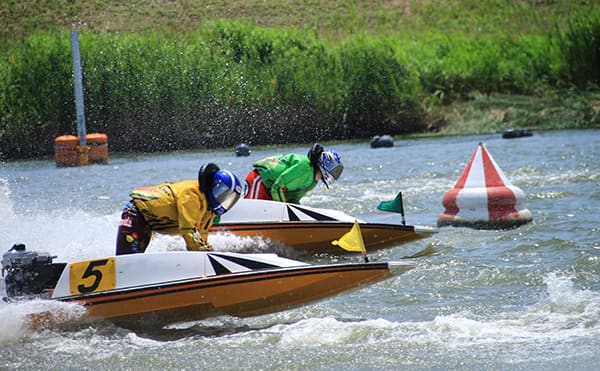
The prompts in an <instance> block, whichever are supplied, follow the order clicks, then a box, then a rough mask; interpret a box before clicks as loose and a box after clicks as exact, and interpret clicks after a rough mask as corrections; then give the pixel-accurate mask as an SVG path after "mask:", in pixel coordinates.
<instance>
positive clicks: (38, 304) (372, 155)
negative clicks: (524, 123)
mask: <svg viewBox="0 0 600 371" xmlns="http://www.w3.org/2000/svg"><path fill="white" fill-rule="evenodd" d="M109 141H110V138H109ZM480 141H483V142H484V143H485V145H486V148H487V149H488V151H489V152H490V154H491V155H492V156H493V157H494V159H495V160H496V162H497V164H498V165H499V166H500V168H501V169H502V170H503V171H504V173H505V174H506V176H507V177H508V178H509V179H510V180H511V182H512V183H513V184H514V185H515V186H517V187H519V188H521V189H522V190H523V192H524V193H525V195H526V198H525V200H524V205H523V206H524V207H526V208H527V209H529V210H530V211H531V213H532V215H533V222H531V223H529V224H527V225H524V226H521V227H519V228H516V229H512V230H506V231H497V230H486V231H481V230H473V229H469V228H454V227H444V228H441V229H440V230H439V233H437V234H436V235H434V236H432V237H429V238H427V239H424V240H420V241H417V242H413V243H409V244H404V245H398V246H393V247H390V248H387V249H383V250H378V251H373V252H371V253H370V254H369V256H370V258H371V260H372V261H378V260H400V259H403V258H405V257H406V256H409V255H414V254H417V253H422V254H419V255H423V256H421V257H418V258H414V263H415V264H416V268H415V269H413V270H412V271H410V272H408V273H406V274H405V275H402V276H399V277H395V278H393V279H390V280H387V281H384V282H381V283H378V284H376V285H374V286H371V287H367V288H364V289H361V290H358V291H354V292H352V293H349V294H345V295H341V296H338V297H335V298H331V299H328V300H325V301H322V302H319V303H316V304H312V305H308V306H305V307H302V308H299V309H294V310H289V311H285V312H281V313H277V314H272V315H265V316H260V317H254V318H246V319H239V318H234V317H226V316H224V317H217V318H213V319H209V320H204V321H199V322H192V323H181V324H177V325H172V326H169V327H165V328H162V329H143V330H135V331H134V330H131V329H126V328H121V327H117V326H115V325H113V324H110V323H105V322H98V323H92V324H86V325H84V326H77V327H68V326H67V327H66V328H55V327H50V328H47V329H44V330H35V331H34V330H30V329H28V328H27V327H26V326H24V317H25V316H26V315H27V314H28V313H32V312H35V311H39V310H40V308H43V309H50V310H51V311H52V312H53V313H55V314H56V316H61V318H63V319H64V318H67V319H68V318H70V317H71V316H72V317H73V318H77V317H78V316H80V315H81V311H82V309H81V308H79V307H77V306H73V305H64V304H62V305H60V304H59V303H47V302H42V301H30V302H24V303H10V304H7V303H4V302H2V303H0V318H1V320H0V346H1V352H0V368H1V369H17V368H22V369H40V368H43V369H115V368H117V369H144V370H146V369H211V370H216V369H381V370H389V369H523V370H531V369H567V368H568V369H582V370H584V369H597V367H598V365H600V351H599V349H600V241H599V236H600V234H599V233H598V232H599V229H600V216H599V210H600V186H599V185H600V151H599V148H600V147H599V146H598V143H599V142H600V131H597V130H593V131H557V132H539V133H535V134H534V136H532V137H528V138H519V139H502V138H501V137H500V135H490V136H467V137H451V138H435V139H416V140H402V141H396V143H395V146H394V147H393V148H379V149H371V148H370V147H369V144H368V143H341V144H335V145H332V146H331V148H334V149H336V150H337V151H339V152H340V153H341V154H342V157H343V161H344V163H345V165H346V168H345V170H344V173H343V175H342V178H341V179H340V180H339V181H338V182H337V183H335V185H334V186H333V187H332V188H331V189H329V190H328V189H326V188H325V187H323V186H319V187H317V188H316V189H315V190H314V191H313V192H312V193H311V194H310V195H309V196H308V197H306V198H305V199H303V203H304V204H306V205H309V206H317V207H325V208H331V209H339V210H343V211H346V212H347V213H349V214H352V215H356V216H359V217H361V218H363V219H366V220H369V219H372V220H376V221H383V222H388V223H399V222H400V216H399V214H390V213H383V212H380V211H377V210H376V206H377V204H378V203H379V202H380V201H383V200H390V199H392V198H394V196H395V195H396V194H397V192H398V191H402V192H403V195H404V202H405V209H406V221H407V223H408V224H413V225H425V226H435V225H436V222H437V216H438V215H439V214H440V213H441V212H442V211H443V206H442V202H441V201H442V197H443V195H444V193H445V192H446V191H447V190H449V189H451V188H452V187H453V185H454V183H455V182H456V180H457V179H458V177H459V175H460V173H461V172H462V170H463V169H464V167H465V165H466V163H467V162H468V160H469V158H470V156H471V154H472V153H473V151H474V150H475V149H476V147H477V145H478V143H479V142H480ZM307 147H308V146H306V147H304V146H302V147H300V146H288V147H278V148H275V149H261V150H254V151H253V152H252V154H251V155H250V156H249V157H235V155H234V153H233V151H231V150H229V151H217V152H195V153H190V152H185V153H166V154H160V155H136V156H117V155H111V157H110V158H109V164H108V165H105V166H102V165H95V166H88V167H78V168H61V169H58V168H56V167H55V165H54V162H52V161H25V162H13V163H6V164H1V165H0V248H1V249H2V251H5V250H8V249H9V248H10V247H11V246H12V245H13V244H14V243H18V242H20V243H25V244H26V245H27V246H28V248H29V249H31V250H42V251H48V252H50V253H51V254H53V255H57V256H58V258H57V259H55V261H73V260H79V259H90V258H96V257H103V256H106V255H110V254H113V252H114V242H115V235H116V228H117V223H118V220H119V212H120V209H121V208H122V206H123V204H124V203H125V201H126V200H127V195H128V193H129V191H130V190H131V189H133V188H135V187H137V186H141V185H151V184H155V183H159V182H162V181H166V180H171V181H175V180H182V179H191V178H194V177H195V176H196V171H197V168H198V166H199V165H200V164H201V163H203V162H207V161H213V162H216V163H217V164H219V165H220V166H221V167H224V168H229V169H231V170H233V171H234V172H236V173H238V174H239V175H240V176H241V177H243V176H245V174H246V172H247V171H248V170H249V169H250V165H251V163H252V162H253V161H254V160H256V159H258V158H261V157H263V156H265V155H270V154H273V153H281V152H288V151H289V152H292V151H293V152H298V153H305V152H306V151H307V150H308V148H307ZM212 243H213V245H214V246H215V248H216V250H229V251H236V250H243V249H247V248H248V247H252V248H256V249H259V250H268V249H269V248H270V245H269V244H268V243H266V242H265V241H258V240H256V241H255V240H251V239H240V238H236V237H232V236H215V237H214V238H213V240H212ZM183 249H184V246H183V243H182V241H181V240H179V239H177V238H172V237H158V238H155V239H154V240H153V241H152V243H151V246H150V250H154V251H158V250H183ZM290 254H291V253H290ZM293 257H294V258H298V259H301V260H306V261H309V262H312V263H327V262H334V261H335V262H354V261H360V256H356V255H328V254H320V255H306V254H297V255H296V256H293ZM2 294H4V292H3V293H2Z"/></svg>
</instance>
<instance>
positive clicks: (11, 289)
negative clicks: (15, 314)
mask: <svg viewBox="0 0 600 371" xmlns="http://www.w3.org/2000/svg"><path fill="white" fill-rule="evenodd" d="M54 258H56V256H50V255H49V254H48V253H47V252H39V253H38V252H35V251H27V250H26V249H25V245H23V244H15V245H13V247H12V248H11V249H10V250H8V251H7V252H5V253H4V255H2V277H4V272H5V271H6V272H7V274H6V278H5V279H4V284H5V286H6V295H7V296H8V298H13V297H22V296H47V297H49V290H51V289H53V288H54V286H56V282H58V278H59V277H60V275H61V273H62V271H63V270H64V269H65V266H66V263H52V259H54ZM44 294H45V295H44Z"/></svg>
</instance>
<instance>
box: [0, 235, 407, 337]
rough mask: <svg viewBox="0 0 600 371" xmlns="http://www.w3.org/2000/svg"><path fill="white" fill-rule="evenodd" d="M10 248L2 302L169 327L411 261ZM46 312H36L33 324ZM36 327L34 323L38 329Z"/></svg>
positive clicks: (275, 304)
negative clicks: (69, 257)
mask: <svg viewBox="0 0 600 371" xmlns="http://www.w3.org/2000/svg"><path fill="white" fill-rule="evenodd" d="M54 258H56V257H55V256H50V255H49V254H48V253H46V252H39V253H38V252H36V251H28V250H27V249H26V248H25V246H24V245H15V246H13V248H12V249H10V250H8V251H7V252H6V253H5V254H4V255H3V258H2V271H3V275H4V272H7V274H6V277H5V282H4V283H5V288H6V296H7V297H6V298H5V300H6V301H9V302H10V301H13V300H19V299H22V298H27V299H30V298H41V299H48V300H57V301H61V302H67V303H76V304H79V305H82V306H84V307H85V308H86V317H88V318H101V319H107V320H110V321H113V322H115V323H126V324H136V323H137V324H148V323H152V324H168V323H173V322H178V321H190V320H198V319H203V318H207V317H211V316H216V315H223V314H228V315H232V316H238V317H248V316H256V315H261V314H267V313H273V312H278V311H283V310H287V309H291V308H294V307H298V306H302V305H305V304H308V303H311V302H314V301H317V300H321V299H324V298H328V297H331V296H334V295H336V294H339V293H342V292H347V291H350V290H353V289H357V288H359V287H361V286H364V285H370V284H373V283H376V282H379V281H381V280H384V279H387V278H390V277H392V276H394V275H400V274H402V273H404V272H406V271H408V270H410V269H412V268H413V265H411V264H410V263H409V262H375V263H346V264H328V265H311V264H307V263H304V262H301V261H296V260H292V259H287V258H283V257H279V256H277V255H275V254H270V253H257V254H254V253H231V252H187V251H186V252H155V253H150V252H149V253H145V254H132V255H119V256H109V257H105V258H101V259H92V260H85V261H76V262H70V263H55V262H53V259H54ZM47 317H48V316H44V315H43V313H42V315H38V316H37V317H34V318H32V321H33V322H38V324H37V325H39V322H43V321H44V320H45V319H46V318H47ZM37 325H36V326H34V327H38V326H37Z"/></svg>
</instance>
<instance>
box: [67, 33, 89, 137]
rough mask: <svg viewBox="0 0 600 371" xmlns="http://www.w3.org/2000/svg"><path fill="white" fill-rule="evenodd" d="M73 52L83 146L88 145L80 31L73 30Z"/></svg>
mask: <svg viewBox="0 0 600 371" xmlns="http://www.w3.org/2000/svg"><path fill="white" fill-rule="evenodd" d="M71 54H72V55H73V78H74V84H73V85H74V86H75V111H76V113H77V134H78V135H79V144H80V146H81V147H82V148H84V147H85V146H86V144H87V143H86V139H85V136H86V131H85V111H84V105H83V83H82V78H81V56H80V54H79V33H78V32H77V31H71Z"/></svg>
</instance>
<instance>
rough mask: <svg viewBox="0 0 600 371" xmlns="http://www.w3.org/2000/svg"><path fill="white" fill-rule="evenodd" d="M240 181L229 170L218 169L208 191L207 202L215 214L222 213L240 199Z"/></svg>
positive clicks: (241, 190)
mask: <svg viewBox="0 0 600 371" xmlns="http://www.w3.org/2000/svg"><path fill="white" fill-rule="evenodd" d="M243 191H244V190H243V187H242V183H241V182H240V180H239V179H238V178H237V176H235V174H234V173H232V172H231V171H229V170H218V171H217V172H216V173H215V175H214V177H213V181H212V186H211V189H210V191H209V192H208V203H209V204H210V207H211V208H212V209H213V211H214V212H215V213H216V214H217V215H223V214H225V213H226V212H227V210H229V209H231V208H232V207H233V205H235V203H236V202H237V201H238V200H239V199H240V196H241V195H242V192H243Z"/></svg>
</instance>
